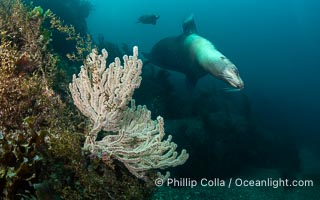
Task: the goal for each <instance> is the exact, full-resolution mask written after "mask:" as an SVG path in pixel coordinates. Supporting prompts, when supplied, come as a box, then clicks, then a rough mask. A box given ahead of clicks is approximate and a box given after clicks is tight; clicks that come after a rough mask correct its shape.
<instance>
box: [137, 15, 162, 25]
mask: <svg viewBox="0 0 320 200" xmlns="http://www.w3.org/2000/svg"><path fill="white" fill-rule="evenodd" d="M159 18H160V16H159V15H155V14H151V15H142V16H140V17H139V19H138V21H137V22H136V23H143V24H153V25H155V24H156V23H157V19H159Z"/></svg>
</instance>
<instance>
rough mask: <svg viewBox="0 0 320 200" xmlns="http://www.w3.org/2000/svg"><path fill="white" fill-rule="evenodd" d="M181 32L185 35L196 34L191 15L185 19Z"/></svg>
mask: <svg viewBox="0 0 320 200" xmlns="http://www.w3.org/2000/svg"><path fill="white" fill-rule="evenodd" d="M182 27H183V32H184V33H185V34H187V35H190V34H192V33H197V27H196V24H195V22H194V17H193V14H191V15H190V16H189V17H188V18H187V19H185V20H184V22H183V25H182Z"/></svg>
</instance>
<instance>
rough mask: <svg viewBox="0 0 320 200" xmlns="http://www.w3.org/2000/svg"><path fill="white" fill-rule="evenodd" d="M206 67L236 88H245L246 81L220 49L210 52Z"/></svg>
mask: <svg viewBox="0 0 320 200" xmlns="http://www.w3.org/2000/svg"><path fill="white" fill-rule="evenodd" d="M210 54H211V55H210V56H209V57H208V58H209V59H208V62H207V63H206V65H207V66H205V69H206V70H207V71H209V73H210V74H212V75H214V76H215V77H217V78H219V79H221V80H223V81H225V82H227V83H228V84H229V85H231V86H232V87H234V88H238V89H242V88H244V83H243V81H242V79H241V77H240V75H239V71H238V69H237V67H236V66H235V65H234V64H233V63H232V62H231V61H230V60H229V59H228V58H226V57H225V56H224V55H223V54H221V53H220V52H219V51H214V52H211V53H210Z"/></svg>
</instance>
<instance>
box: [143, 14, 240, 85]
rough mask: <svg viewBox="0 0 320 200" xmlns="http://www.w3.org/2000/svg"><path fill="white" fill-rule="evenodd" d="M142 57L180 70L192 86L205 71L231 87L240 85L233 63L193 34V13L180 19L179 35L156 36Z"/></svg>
mask: <svg viewBox="0 0 320 200" xmlns="http://www.w3.org/2000/svg"><path fill="white" fill-rule="evenodd" d="M146 58H147V59H148V61H147V63H149V62H150V63H152V64H155V65H157V66H159V67H162V68H165V69H168V70H174V71H178V72H182V73H184V74H185V75H186V80H187V83H188V84H189V86H195V84H196V83H197V80H198V79H199V78H201V77H202V76H204V75H206V74H207V73H209V74H211V75H213V76H215V77H217V78H218V79H221V80H223V81H225V82H227V83H228V84H230V85H231V86H232V87H234V88H238V89H242V88H243V87H244V84H243V81H242V79H241V78H240V75H239V72H238V69H237V67H236V66H235V65H234V64H233V63H232V62H231V61H230V60H229V59H228V58H226V57H225V56H224V55H223V54H222V53H221V52H219V51H218V50H217V49H216V48H215V46H214V45H213V44H212V43H211V42H210V41H209V40H207V39H205V38H203V37H201V36H200V35H198V34H197V31H196V26H195V23H194V18H193V15H191V16H190V17H189V18H187V19H186V20H185V21H184V23H183V33H182V34H181V35H179V36H176V37H167V38H164V39H162V40H160V41H159V42H157V43H156V44H155V45H154V46H153V47H152V50H151V53H150V54H148V55H146Z"/></svg>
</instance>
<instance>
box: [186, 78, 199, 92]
mask: <svg viewBox="0 0 320 200" xmlns="http://www.w3.org/2000/svg"><path fill="white" fill-rule="evenodd" d="M197 82H198V79H197V78H195V77H193V76H186V86H187V89H188V90H193V89H194V88H195V87H196V85H197Z"/></svg>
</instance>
